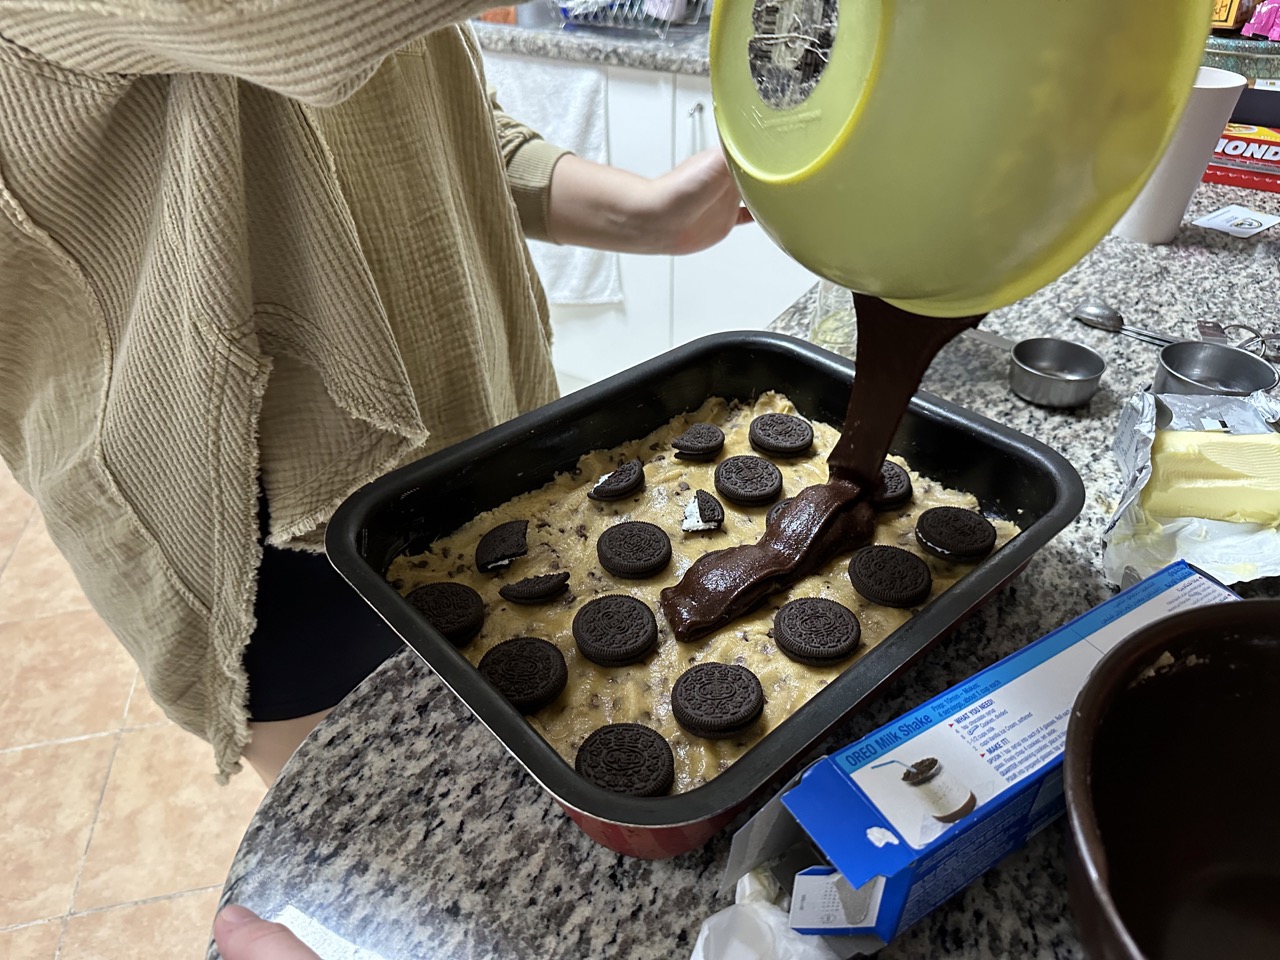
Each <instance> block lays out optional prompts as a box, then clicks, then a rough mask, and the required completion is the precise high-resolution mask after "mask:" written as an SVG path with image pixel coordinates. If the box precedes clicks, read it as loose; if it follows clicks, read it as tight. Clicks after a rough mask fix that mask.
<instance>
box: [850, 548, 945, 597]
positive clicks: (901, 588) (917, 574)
mask: <svg viewBox="0 0 1280 960" xmlns="http://www.w3.org/2000/svg"><path fill="white" fill-rule="evenodd" d="M849 582H850V583H852V584H853V589H855V590H857V591H858V593H860V594H861V595H862V596H863V597H864V598H866V599H867V600H869V601H871V602H872V603H878V604H880V605H881V606H884V607H914V606H916V605H918V604H920V603H923V602H924V601H925V600H926V599H928V597H929V592H930V591H931V590H932V589H933V574H931V573H930V572H929V565H928V564H927V563H925V562H924V561H923V560H921V559H920V558H919V557H917V556H916V555H915V554H914V553H911V552H910V551H907V550H903V549H902V548H901V547H889V546H883V545H877V546H873V547H863V548H862V549H861V550H859V551H858V552H857V553H855V554H854V555H853V559H852V560H850V561H849Z"/></svg>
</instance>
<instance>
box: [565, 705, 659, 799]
mask: <svg viewBox="0 0 1280 960" xmlns="http://www.w3.org/2000/svg"><path fill="white" fill-rule="evenodd" d="M573 768H574V769H575V770H577V771H578V775H579V776H581V777H582V778H583V779H585V780H590V781H591V782H592V783H594V784H595V785H596V786H598V787H604V788H605V789H606V790H612V791H613V792H614V793H625V794H628V795H629V796H633V797H660V796H662V795H663V794H665V793H668V792H669V791H670V790H671V787H672V785H673V784H674V783H675V780H676V765H675V757H674V756H673V754H672V753H671V745H670V744H669V743H667V741H666V738H665V737H663V736H662V734H660V733H658V731H657V730H652V729H650V728H649V727H646V726H642V725H641V724H638V723H611V724H608V725H607V726H603V727H600V728H599V729H598V730H595V731H594V732H593V733H592V734H591V735H590V736H589V737H587V739H586V740H584V741H582V746H580V747H579V748H578V755H577V756H576V757H574V760H573Z"/></svg>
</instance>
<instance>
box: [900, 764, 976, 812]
mask: <svg viewBox="0 0 1280 960" xmlns="http://www.w3.org/2000/svg"><path fill="white" fill-rule="evenodd" d="M902 782H903V783H905V784H907V785H908V786H909V787H911V788H912V790H913V791H914V792H915V795H916V796H917V797H918V798H919V799H920V800H921V801H923V803H924V805H925V806H926V807H927V808H928V809H929V813H930V815H931V816H932V817H933V819H935V820H937V821H938V822H939V823H955V822H956V821H958V820H963V819H964V818H965V817H967V816H968V815H969V814H971V813H973V811H974V809H975V808H976V807H977V806H978V798H977V797H975V796H974V795H973V791H972V790H970V789H969V788H968V787H966V786H965V785H964V784H963V783H961V782H960V781H959V780H958V779H956V778H955V777H954V776H952V775H951V774H950V773H948V772H947V771H945V770H943V769H942V763H941V762H940V761H939V760H938V758H937V757H925V758H924V759H923V760H917V761H916V762H915V763H913V764H912V765H911V766H909V767H907V769H906V770H904V771H902Z"/></svg>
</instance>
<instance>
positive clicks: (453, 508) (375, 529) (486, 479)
mask: <svg viewBox="0 0 1280 960" xmlns="http://www.w3.org/2000/svg"><path fill="white" fill-rule="evenodd" d="M852 378H853V364H852V363H851V362H850V361H848V360H845V359H843V358H841V357H839V356H836V355H835V354H832V353H828V352H827V351H825V350H822V349H819V348H817V347H814V346H812V345H811V344H808V343H806V342H804V341H801V340H797V339H795V338H793V337H788V336H783V335H779V334H770V333H756V332H744V333H724V334H716V335H714V336H710V337H704V338H702V339H700V340H696V341H694V342H692V343H689V344H686V345H684V346H682V347H678V348H676V349H675V350H672V351H670V352H668V353H665V354H663V355H661V356H659V357H656V358H654V359H653V360H649V361H647V362H645V363H642V364H639V365H638V366H635V367H632V368H631V369H629V370H625V371H623V372H622V373H619V374H618V375H616V376H614V377H610V378H609V379H607V380H604V381H601V382H600V383H597V384H595V385H593V386H590V387H586V388H584V389H582V390H579V391H577V392H575V393H573V394H570V395H569V396H567V397H564V398H562V399H560V400H557V401H555V402H554V403H550V404H548V405H546V406H544V407H540V408H538V409H537V410H533V411H531V412H529V413H527V414H524V415H522V416H519V417H517V418H515V419H514V420H511V421H509V422H507V423H504V424H502V425H501V426H498V427H494V428H493V429H491V430H488V431H486V432H484V433H482V434H479V435H478V436H476V437H473V438H471V439H469V440H465V441H463V442H461V443H458V444H455V445H454V446H452V447H449V448H448V449H446V450H442V451H440V452H439V453H435V454H433V455H431V456H429V457H425V458H423V459H422V460H419V461H417V462H415V463H411V464H409V465H407V466H405V467H402V468H400V469H399V470H396V471H395V472H393V473H390V474H388V475H386V476H384V477H381V478H379V479H378V480H376V481H374V482H373V483H370V484H368V485H367V486H365V487H363V488H361V489H360V490H358V491H356V492H355V493H354V494H352V496H351V497H350V498H349V499H348V500H347V501H346V502H345V503H343V504H342V506H341V507H340V508H339V509H338V511H337V512H336V513H335V514H334V517H333V519H332V521H331V522H330V524H329V528H328V533H327V535H326V540H325V546H326V549H327V551H328V554H329V559H330V561H331V562H332V563H333V565H334V566H335V567H336V568H337V570H338V571H339V572H340V573H341V574H342V575H343V576H344V577H345V578H346V579H347V580H348V582H350V583H351V585H352V586H353V587H354V588H355V589H356V590H357V591H359V593H360V594H361V596H363V597H364V598H365V599H366V600H367V601H368V602H369V603H370V604H371V605H372V606H373V608H374V609H375V610H376V611H377V612H378V613H379V614H380V615H381V616H382V617H383V618H384V619H385V620H386V621H387V622H388V623H389V624H390V625H391V627H392V628H393V629H395V630H396V632H397V633H399V634H400V636H401V637H402V638H403V639H404V640H405V642H406V643H408V644H409V646H410V647H412V648H413V649H414V650H415V651H416V652H417V653H418V655H419V656H421V657H422V659H423V660H425V661H426V662H427V663H428V664H429V665H430V666H431V667H432V669H434V670H435V671H436V673H437V674H439V676H440V677H441V679H442V680H443V681H444V682H445V683H446V684H447V685H448V686H449V688H450V689H451V690H452V691H453V692H454V693H455V694H456V695H457V696H458V697H459V698H461V700H462V701H463V703H465V704H466V705H467V706H468V707H469V708H470V709H471V710H472V712H474V713H475V715H476V716H477V717H478V718H479V719H480V721H481V722H482V723H483V724H485V726H487V727H488V728H489V729H490V730H491V731H492V732H493V734H494V736H496V737H497V738H498V740H499V741H500V742H501V743H502V744H503V745H504V746H505V747H506V748H507V749H508V750H509V751H510V752H511V753H512V755H513V756H515V757H516V759H517V760H519V761H520V762H521V763H522V764H523V765H524V766H525V767H526V768H527V769H528V771H529V772H530V773H531V774H532V775H533V777H534V778H535V779H536V780H537V781H538V782H539V783H540V784H541V785H542V786H543V787H544V788H545V789H546V790H547V791H548V792H549V793H550V794H551V795H552V796H553V797H554V798H555V799H556V800H557V801H558V802H559V803H560V804H561V805H562V806H563V807H564V808H565V809H566V810H567V811H568V812H569V814H570V815H571V816H572V817H573V819H574V820H575V821H576V822H577V823H578V824H579V826H581V827H582V828H583V829H584V830H585V831H586V832H587V833H588V834H590V835H591V836H592V837H593V838H594V839H596V840H597V841H599V842H601V843H603V844H605V845H606V846H608V847H610V848H611V849H614V850H618V851H620V852H623V853H627V854H631V855H635V856H644V857H664V856H673V855H675V854H677V853H681V852H684V851H685V850H689V849H692V848H693V847H696V846H699V845H701V844H702V843H704V842H705V841H706V840H707V839H709V838H710V836H712V835H713V834H714V833H715V832H716V831H717V830H719V829H720V828H721V827H722V826H723V825H724V824H725V823H727V822H728V820H729V819H731V818H732V817H733V816H734V815H735V814H736V813H737V812H739V811H740V810H741V809H742V808H743V807H744V805H746V804H747V803H749V802H750V801H751V800H752V799H754V798H756V797H758V796H760V795H761V794H762V793H763V791H764V790H765V789H767V788H769V787H771V786H776V785H777V784H778V783H779V782H780V781H781V780H782V779H783V778H785V777H787V776H790V775H791V774H793V773H794V772H796V769H797V767H798V766H799V764H800V763H801V762H802V761H804V760H805V759H807V756H806V755H807V753H808V751H809V750H810V749H811V748H812V747H813V746H814V745H815V744H816V743H817V742H818V741H819V740H821V739H822V738H823V736H824V735H825V734H826V733H827V732H828V731H829V730H831V728H833V727H834V726H835V725H836V724H838V723H839V722H840V721H842V720H843V719H845V718H846V717H848V716H849V715H850V714H852V713H853V712H854V711H856V710H857V709H858V708H859V706H860V705H861V704H863V703H864V702H865V701H867V700H868V699H869V698H870V697H871V696H872V695H873V694H875V693H876V692H877V691H878V690H879V689H880V688H881V687H883V686H885V685H886V684H887V683H888V682H889V680H890V679H892V678H893V677H894V676H896V675H897V674H898V673H900V672H901V671H902V670H904V669H905V668H906V667H907V666H908V665H909V664H910V663H911V662H912V661H914V660H915V659H916V658H918V657H920V656H921V655H922V654H923V653H924V652H925V651H926V650H927V649H928V648H929V647H930V646H932V645H933V644H934V643H936V642H937V641H938V640H939V639H940V638H941V637H943V636H944V635H946V634H947V633H949V632H950V631H951V630H952V629H953V628H954V627H955V626H956V624H958V623H959V622H960V621H962V620H963V619H964V618H965V616H966V615H967V614H968V613H969V612H971V611H972V610H973V609H974V608H975V607H977V606H978V605H979V604H981V603H982V602H983V601H984V600H986V599H987V598H988V597H990V596H991V595H992V594H993V593H995V592H996V591H998V590H999V589H1000V588H1001V587H1002V586H1003V585H1004V584H1005V583H1006V582H1008V581H1009V580H1010V579H1012V578H1013V577H1014V576H1016V575H1017V573H1018V572H1019V571H1021V569H1022V568H1023V567H1024V566H1025V565H1026V564H1027V562H1028V561H1029V560H1030V559H1031V557H1032V556H1033V555H1034V554H1035V552H1036V551H1037V550H1039V549H1040V548H1041V547H1042V546H1044V545H1045V544H1046V543H1047V542H1048V541H1049V540H1050V539H1051V538H1052V537H1053V536H1054V535H1055V534H1056V533H1058V531H1060V530H1061V529H1062V528H1063V527H1065V526H1066V525H1067V524H1068V523H1070V522H1071V520H1072V519H1073V518H1074V517H1075V516H1076V515H1077V514H1078V513H1079V512H1080V508H1081V506H1082V505H1083V503H1084V486H1083V484H1082V483H1081V481H1080V477H1079V475H1078V474H1077V473H1076V471H1075V469H1074V468H1073V467H1072V466H1071V464H1070V463H1068V462H1067V460H1066V459H1064V458H1063V457H1062V456H1061V455H1060V454H1058V453H1057V452H1055V451H1054V450H1051V449H1050V448H1048V447H1047V446H1045V445H1044V444H1042V443H1040V442H1038V441H1036V440H1033V439H1031V438H1029V437H1026V436H1024V435H1022V434H1019V433H1016V432H1015V431H1013V430H1010V429H1008V428H1007V427H1003V426H1001V425H999V424H997V423H994V422H992V421H990V420H986V419H984V418H982V417H980V416H978V415H976V414H974V413H972V412H970V411H968V410H964V409H962V408H960V407H957V406H954V405H953V404H950V403H947V402H946V401H943V400H940V399H938V398H936V397H932V396H930V395H928V394H925V393H920V394H917V395H916V397H915V398H914V399H913V400H912V401H911V405H910V407H909V408H908V410H907V413H906V415H905V416H904V417H903V420H902V423H901V425H900V426H899V428H898V432H897V435H896V436H895V438H894V443H893V447H892V452H894V453H896V454H899V455H901V456H903V457H905V458H906V459H907V460H908V462H909V463H910V464H911V466H912V468H913V469H915V470H916V471H918V472H919V473H921V474H922V475H924V476H927V477H930V478H932V479H934V480H937V481H939V482H940V483H942V484H944V485H946V486H948V487H952V488H954V489H958V490H964V491H968V492H970V493H972V494H974V495H975V496H977V498H978V500H979V502H980V504H981V507H982V510H983V511H984V512H985V513H986V514H988V515H989V516H996V517H1003V518H1006V519H1009V520H1013V521H1015V522H1016V523H1017V524H1018V525H1019V527H1020V528H1021V529H1022V533H1020V534H1019V535H1018V536H1016V537H1014V539H1013V540H1011V541H1010V542H1009V543H1008V544H1006V545H1005V546H1004V547H1003V548H1002V549H1000V550H999V551H997V552H996V553H994V554H992V555H991V556H990V557H988V558H987V559H986V560H984V561H983V562H982V563H980V564H978V565H977V566H976V567H975V568H974V569H973V570H972V571H971V572H970V573H969V574H967V575H966V576H965V577H964V578H963V579H961V580H960V581H958V582H957V583H956V584H955V585H954V586H952V587H951V588H950V589H949V590H947V591H946V592H945V593H943V594H942V595H941V596H939V597H936V598H935V599H933V600H932V601H930V602H929V603H928V604H927V605H926V606H925V607H924V608H923V609H921V610H920V612H919V613H918V614H916V615H915V616H914V617H912V618H911V619H910V620H909V621H907V623H905V624H904V625H903V626H901V627H900V628H899V629H897V630H896V631H894V632H893V633H892V634H890V635H889V636H888V637H886V638H885V639H884V640H882V641H881V642H880V643H879V644H878V645H877V646H875V647H874V648H873V649H871V650H870V651H868V652H867V653H866V654H865V655H864V656H862V657H861V658H860V659H859V660H857V661H856V662H855V663H854V664H852V665H851V666H850V668H849V669H848V670H846V671H845V672H844V673H843V674H842V675H841V676H840V677H839V678H838V679H836V680H834V681H833V682H832V683H830V684H829V685H828V686H827V687H826V688H825V689H823V690H822V691H821V692H820V693H819V694H817V695H816V696H815V697H814V698H813V699H812V700H810V701H809V702H808V703H807V704H805V705H804V706H803V707H801V708H800V709H799V710H798V711H796V713H795V714H793V715H792V716H791V717H790V718H789V719H787V720H786V721H785V722H783V723H782V724H780V725H779V726H778V727H777V728H776V729H775V730H773V731H771V732H770V733H769V734H767V735H766V736H765V737H763V738H762V739H761V740H760V742H759V743H757V744H756V745H755V746H753V747H752V748H751V749H750V750H749V751H748V752H747V753H746V754H744V755H743V756H742V757H741V758H740V759H739V760H738V761H737V762H735V763H734V764H733V765H732V766H731V767H729V769H728V770H726V771H725V772H723V773H721V774H719V775H718V776H717V777H715V779H713V780H711V781H710V782H708V783H706V784H705V785H703V786H700V787H697V788H695V789H693V790H690V791H689V792H687V793H683V794H679V795H676V796H669V797H657V798H638V797H627V796H621V795H619V794H616V793H611V792H609V791H606V790H604V789H602V788H600V787H597V786H595V785H594V784H591V783H589V782H587V781H586V780H583V779H582V778H581V777H579V776H578V775H577V773H576V772H575V771H574V770H573V768H572V766H570V765H569V764H567V763H565V761H564V760H563V759H562V758H561V757H560V756H559V754H557V753H556V751H555V750H554V749H553V748H552V747H551V745H550V744H549V743H547V742H546V741H545V740H544V739H543V738H542V737H541V736H540V735H539V734H538V733H537V732H536V731H535V730H534V729H533V727H531V726H530V725H529V723H528V722H527V721H526V720H525V719H524V718H523V717H522V716H521V715H520V714H519V713H518V712H516V711H515V709H513V708H512V707H511V706H510V705H508V704H507V702H506V701H505V700H503V699H502V697H501V696H499V694H498V693H497V691H496V690H494V688H493V687H491V686H490V685H489V684H488V683H487V682H486V681H485V680H484V679H483V678H482V677H481V676H480V674H479V673H478V672H477V671H476V670H475V668H474V667H473V666H472V665H471V663H470V662H469V661H468V660H467V659H466V657H465V656H463V655H462V654H461V653H460V652H459V651H458V650H456V649H455V648H454V647H453V646H452V645H451V644H450V643H449V642H448V641H446V640H445V639H444V637H442V636H441V635H440V634H439V633H437V632H436V631H435V630H434V629H433V628H432V627H430V626H429V625H428V624H427V623H426V622H425V621H424V620H423V619H422V617H421V616H420V615H419V614H418V613H417V612H416V611H415V610H414V609H413V607H412V606H410V605H409V603H408V602H407V601H405V600H404V599H403V598H402V597H401V596H400V594H399V592H397V591H396V589H395V588H394V587H392V586H391V584H390V583H388V581H387V579H386V576H385V573H386V571H387V569H388V567H389V566H390V564H391V561H392V560H393V559H394V558H395V557H396V556H398V555H400V554H402V553H411V554H412V553H420V552H422V551H423V550H424V549H425V548H426V546H427V545H428V544H429V543H431V542H432V541H434V540H436V539H438V538H440V537H442V536H445V535H447V534H449V533H452V532H453V531H454V530H456V529H458V528H459V527H461V526H462V525H463V524H465V523H466V522H468V521H469V520H471V519H472V518H473V517H474V516H475V515H476V514H478V513H480V512H482V511H484V510H488V509H491V508H493V507H496V506H498V505H499V504H502V503H504V502H505V501H507V500H509V499H511V498H512V497H514V496H517V495H518V494H521V493H525V492H527V491H530V490H534V489H537V488H538V487H541V486H542V485H543V484H545V483H547V482H548V481H550V480H551V479H552V478H553V477H554V475H555V474H556V473H559V472H563V471H566V470H571V469H572V468H573V467H574V466H575V465H576V463H577V461H578V458H579V457H580V456H581V455H582V454H584V453H587V452H589V451H591V450H597V449H602V448H608V447H613V446H616V445H618V444H620V443H623V442H625V441H628V440H635V439H639V438H640V437H643V436H644V435H645V434H647V433H649V432H650V431H652V430H654V429H657V428H658V427H660V426H662V425H663V424H665V423H666V422H667V421H668V420H670V419H671V418H672V417H674V416H675V415H677V414H679V413H683V412H686V411H689V410H693V409H696V408H697V407H698V406H700V405H701V404H702V403H703V401H705V400H706V399H707V398H708V397H713V396H719V397H724V398H726V399H738V400H743V401H750V400H752V399H754V398H755V397H756V396H758V395H759V394H761V393H763V392H766V391H768V390H778V391H781V392H783V393H785V394H786V395H787V396H788V397H789V398H790V399H791V400H792V402H793V403H794V404H795V405H796V407H797V408H798V410H799V411H800V413H802V414H803V415H804V416H806V417H808V418H810V419H813V420H819V421H824V422H827V423H831V424H837V425H838V424H840V423H841V422H843V419H844V414H845V408H846V406H847V404H848V398H849V387H850V384H851V382H852Z"/></svg>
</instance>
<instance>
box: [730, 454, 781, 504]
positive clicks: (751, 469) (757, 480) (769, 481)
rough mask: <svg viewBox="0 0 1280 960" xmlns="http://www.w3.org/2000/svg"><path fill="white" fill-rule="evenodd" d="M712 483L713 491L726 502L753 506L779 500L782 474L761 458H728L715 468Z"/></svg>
mask: <svg viewBox="0 0 1280 960" xmlns="http://www.w3.org/2000/svg"><path fill="white" fill-rule="evenodd" d="M715 482H716V492H718V493H719V494H720V495H721V496H722V497H724V498H725V499H726V500H732V501H733V502H734V503H739V504H742V505H743V506H748V507H753V506H758V505H760V504H763V503H771V502H772V501H774V500H776V499H777V498H778V494H780V493H781V492H782V471H781V470H779V469H778V468H777V467H775V466H774V465H773V464H772V463H770V462H769V461H768V460H765V459H762V458H761V457H752V456H738V457H730V458H729V459H728V460H723V461H721V462H720V464H719V465H718V466H717V467H716V474H715Z"/></svg>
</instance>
